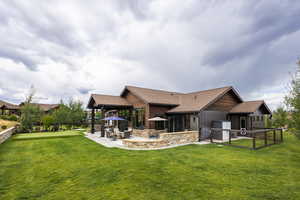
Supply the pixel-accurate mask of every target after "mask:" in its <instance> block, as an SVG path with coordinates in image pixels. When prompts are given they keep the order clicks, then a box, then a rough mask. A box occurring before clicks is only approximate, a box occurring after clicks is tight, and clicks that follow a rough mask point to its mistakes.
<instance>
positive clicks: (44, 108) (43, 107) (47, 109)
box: [19, 102, 59, 113]
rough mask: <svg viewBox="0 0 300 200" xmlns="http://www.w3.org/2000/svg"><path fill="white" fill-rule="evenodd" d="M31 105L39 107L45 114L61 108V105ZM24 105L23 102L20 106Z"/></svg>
mask: <svg viewBox="0 0 300 200" xmlns="http://www.w3.org/2000/svg"><path fill="white" fill-rule="evenodd" d="M30 104H31V105H35V106H37V107H39V108H40V110H41V111H43V112H44V113H49V112H52V111H54V110H56V109H58V108H59V104H42V103H30ZM24 105H25V103H24V102H22V103H21V104H20V105H19V106H20V107H22V106H24Z"/></svg>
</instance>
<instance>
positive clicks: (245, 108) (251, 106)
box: [229, 100, 271, 114]
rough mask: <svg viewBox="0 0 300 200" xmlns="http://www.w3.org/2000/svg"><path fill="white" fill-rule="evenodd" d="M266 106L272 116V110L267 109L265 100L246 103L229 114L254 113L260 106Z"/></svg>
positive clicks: (239, 105)
mask: <svg viewBox="0 0 300 200" xmlns="http://www.w3.org/2000/svg"><path fill="white" fill-rule="evenodd" d="M262 105H264V106H265V108H266V109H267V111H268V112H269V113H270V114H271V111H270V109H269V108H268V107H267V105H266V104H265V102H264V101H263V100H260V101H245V102H243V103H240V104H238V105H237V106H235V107H234V108H232V109H231V110H230V111H229V113H254V112H256V111H257V110H258V109H259V108H260V106H262Z"/></svg>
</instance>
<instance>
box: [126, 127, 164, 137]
mask: <svg viewBox="0 0 300 200" xmlns="http://www.w3.org/2000/svg"><path fill="white" fill-rule="evenodd" d="M165 132H166V130H155V129H144V130H139V129H133V130H132V135H133V136H136V137H143V138H149V137H150V136H151V135H160V134H161V133H165Z"/></svg>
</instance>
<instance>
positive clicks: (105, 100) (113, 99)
mask: <svg viewBox="0 0 300 200" xmlns="http://www.w3.org/2000/svg"><path fill="white" fill-rule="evenodd" d="M94 103H95V104H96V105H97V106H102V105H106V106H125V107H126V106H127V107H129V106H132V105H131V104H130V103H129V102H128V101H127V100H126V99H124V98H122V97H120V96H111V95H103V94H92V95H91V98H90V100H89V103H88V108H92V106H93V105H91V104H94Z"/></svg>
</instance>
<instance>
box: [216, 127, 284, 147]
mask: <svg viewBox="0 0 300 200" xmlns="http://www.w3.org/2000/svg"><path fill="white" fill-rule="evenodd" d="M224 131H226V133H227V134H229V138H228V141H220V140H216V139H215V138H216V137H215V135H216V134H223V132H224ZM242 139H248V140H249V142H251V144H250V145H243V142H240V141H241V140H242ZM210 141H211V143H221V144H223V145H229V146H234V147H239V148H248V149H253V150H258V149H262V148H264V147H268V146H271V145H274V144H280V143H282V142H283V129H281V128H279V129H278V128H275V129H261V130H233V129H221V128H212V129H211V133H210Z"/></svg>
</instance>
